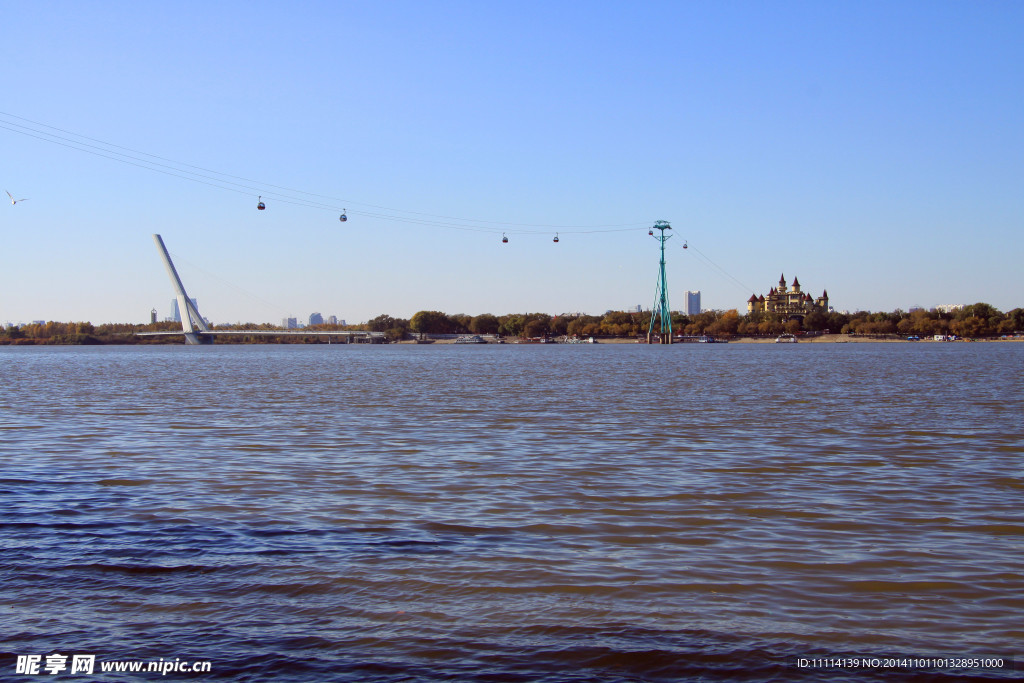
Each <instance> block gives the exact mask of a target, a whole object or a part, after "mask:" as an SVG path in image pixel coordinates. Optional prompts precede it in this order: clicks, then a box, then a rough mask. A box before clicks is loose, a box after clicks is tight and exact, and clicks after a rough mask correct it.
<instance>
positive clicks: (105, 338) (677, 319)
mask: <svg viewBox="0 0 1024 683" xmlns="http://www.w3.org/2000/svg"><path fill="white" fill-rule="evenodd" d="M650 321H651V313H650V312H649V311H645V312H633V313H631V312H626V311H610V312H608V313H605V314H604V315H603V316H596V315H582V314H566V315H548V314H546V313H509V314H507V315H500V316H499V315H493V314H490V313H483V314H481V315H475V316H472V315H466V314H462V313H455V314H447V313H442V312H441V311H419V312H418V313H416V314H415V315H413V316H412V318H410V319H408V320H406V319H405V318H395V317H392V316H390V315H387V314H382V315H379V316H377V317H376V318H373V319H372V320H370V321H368V322H366V323H363V324H360V325H311V326H309V327H307V328H305V329H307V330H310V331H324V332H326V331H339V332H342V331H350V330H369V331H372V332H382V333H384V334H385V335H386V336H387V338H388V339H389V340H390V341H402V340H406V339H410V338H412V337H415V336H417V335H421V334H480V335H500V336H505V337H528V338H537V337H561V336H568V337H594V338H605V339H632V338H640V337H643V336H645V335H646V334H647V329H648V327H649V326H650ZM214 327H215V329H232V330H261V331H267V330H277V329H281V328H279V327H276V326H274V325H270V324H269V323H264V324H256V323H245V324H235V325H216V326H214ZM180 329H181V324H180V323H174V322H159V323H150V324H138V325H136V324H131V323H108V324H103V325H93V324H92V323H88V322H64V323H62V322H52V321H51V322H46V323H38V322H37V323H30V324H27V325H16V326H9V327H6V328H4V329H3V330H2V332H0V345H31V344H178V343H184V339H182V338H178V337H173V336H171V337H139V336H136V333H137V332H157V331H176V330H180ZM672 329H673V331H674V332H675V333H676V334H682V335H688V336H700V335H707V336H713V337H715V338H718V339H740V338H744V337H750V338H758V337H770V336H775V335H779V334H785V333H790V334H800V333H813V334H829V333H831V334H846V335H864V336H871V337H883V338H884V337H891V338H894V339H895V338H905V337H909V336H918V337H922V338H924V337H931V336H934V335H955V336H957V337H961V338H966V339H983V338H1000V337H1011V336H1014V335H1017V336H1020V335H1022V334H1024V309H1022V308H1014V309H1013V310H1011V311H1009V312H1007V313H1003V312H1002V311H1000V310H998V309H996V308H995V307H994V306H991V305H989V304H986V303H976V304H972V305H969V306H964V307H963V308H961V309H958V310H955V311H952V312H942V311H938V310H935V309H932V310H929V311H925V310H915V311H913V312H906V311H901V310H896V311H893V312H891V313H872V312H867V311H859V312H857V313H835V312H833V313H827V314H826V313H820V312H814V313H811V314H809V315H807V316H806V317H805V318H804V319H803V320H788V321H786V320H783V319H781V318H780V317H779V316H777V315H775V314H772V313H750V314H747V315H740V314H739V313H738V312H737V311H735V310H727V311H705V312H703V313H700V314H698V315H692V316H688V315H684V314H682V313H678V312H676V313H673V314H672ZM291 332H294V330H292V331H291ZM281 342H288V343H300V344H301V343H309V342H312V343H323V339H322V338H317V337H312V336H311V337H303V336H301V335H296V336H288V337H284V336H282V337H273V336H270V337H266V336H255V335H254V336H252V337H247V336H245V335H239V336H237V337H222V338H220V339H219V340H218V343H226V344H232V343H234V344H251V343H281Z"/></svg>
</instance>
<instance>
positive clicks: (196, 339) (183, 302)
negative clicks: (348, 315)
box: [135, 235, 384, 344]
mask: <svg viewBox="0 0 1024 683" xmlns="http://www.w3.org/2000/svg"><path fill="white" fill-rule="evenodd" d="M153 241H154V242H156V247H157V249H158V250H159V251H160V258H162V259H163V261H164V267H165V268H167V275H169V276H170V278H171V284H172V285H174V296H175V297H176V298H177V300H178V313H179V314H180V315H181V332H136V333H135V334H136V335H138V336H140V337H160V336H168V335H184V336H185V341H186V342H188V343H189V344H212V343H213V338H214V337H216V336H236V337H237V336H245V337H288V336H302V337H327V341H328V343H330V341H331V337H335V338H340V339H344V340H345V341H347V342H352V341H356V338H362V340H363V341H374V342H381V341H384V333H383V332H370V331H368V330H315V331H308V330H211V329H210V326H209V325H207V324H206V321H205V320H203V316H201V315H200V314H199V309H198V308H196V305H195V304H194V303H192V299H190V298H188V293H186V292H185V285H183V284H181V278H180V277H178V271H177V269H176V268H175V267H174V262H173V261H171V255H170V254H169V253H167V247H166V246H165V245H164V240H163V238H162V237H160V235H153Z"/></svg>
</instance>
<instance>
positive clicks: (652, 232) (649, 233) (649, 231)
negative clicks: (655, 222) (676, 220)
mask: <svg viewBox="0 0 1024 683" xmlns="http://www.w3.org/2000/svg"><path fill="white" fill-rule="evenodd" d="M647 234H648V235H650V236H651V237H654V228H651V229H650V230H648V231H647Z"/></svg>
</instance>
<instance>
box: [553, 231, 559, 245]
mask: <svg viewBox="0 0 1024 683" xmlns="http://www.w3.org/2000/svg"><path fill="white" fill-rule="evenodd" d="M552 242H554V243H555V244H558V233H557V232H556V233H555V239H553V240H552Z"/></svg>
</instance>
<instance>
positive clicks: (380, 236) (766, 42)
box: [0, 1, 1024, 323]
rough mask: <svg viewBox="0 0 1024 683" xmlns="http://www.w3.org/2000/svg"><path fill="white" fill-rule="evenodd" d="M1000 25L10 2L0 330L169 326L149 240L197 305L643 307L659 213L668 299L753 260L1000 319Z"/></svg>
mask: <svg viewBox="0 0 1024 683" xmlns="http://www.w3.org/2000/svg"><path fill="white" fill-rule="evenodd" d="M1022 34H1024V4H1021V3H1014V2H986V3H974V2H742V1H736V2H722V3H710V2H682V1H679V2H646V3H627V2H620V3H612V2H557V1H555V2H550V1H549V2H525V1H524V2H505V3H491V2H397V1H396V2H373V3H371V2H304V3H270V2H245V3H243V2H218V3H200V2H172V3H136V2H123V3H122V2H96V3H87V4H83V3H79V2H48V3H28V2H17V3H6V4H5V23H4V26H3V28H2V29H0V38H2V39H0V56H2V58H3V63H4V64H5V65H7V68H6V69H5V82H4V88H3V91H2V95H0V112H2V113H0V189H5V190H9V191H10V192H11V193H12V194H14V195H15V197H16V198H21V197H27V198H29V201H26V202H24V203H19V204H17V205H15V206H12V205H10V203H9V202H7V203H4V204H0V240H2V243H3V248H2V249H0V322H5V321H10V322H28V321H31V320H36V319H46V320H62V321H70V320H90V321H92V322H94V323H102V322H145V321H148V318H149V311H150V309H151V308H154V307H155V308H156V309H157V310H158V313H159V316H160V317H161V318H163V317H165V316H167V315H169V313H170V301H171V298H172V295H173V292H172V290H171V286H170V283H169V281H168V279H167V276H166V274H165V273H164V271H163V268H162V266H161V264H160V261H159V257H158V255H157V252H156V249H155V247H154V246H153V243H152V239H151V237H150V235H151V234H152V233H160V234H162V235H163V238H164V240H165V241H166V243H167V245H168V248H169V249H170V250H171V253H172V255H173V256H174V257H175V260H176V263H177V265H178V268H179V271H180V273H181V275H182V279H183V280H184V282H185V285H186V287H187V288H188V289H189V293H190V295H191V296H193V297H195V298H197V299H198V301H199V308H200V310H201V311H202V312H203V314H204V315H206V316H207V317H208V318H210V319H211V320H212V321H214V322H245V321H254V322H263V321H272V322H279V321H280V319H281V318H283V317H285V316H289V315H291V316H296V317H299V318H300V319H305V318H307V317H308V315H309V314H310V313H311V312H313V311H319V312H321V313H323V314H324V315H325V316H327V315H337V316H338V317H340V318H344V319H346V320H347V321H349V322H358V321H362V320H367V319H369V318H371V317H374V316H376V315H378V314H381V313H388V314H391V315H395V316H402V317H408V316H411V315H412V314H413V313H415V312H416V311H418V310H421V309H437V310H442V311H446V312H448V313H458V312H462V313H469V314H478V313H482V312H492V313H497V314H501V313H507V312H523V311H543V312H547V313H553V314H557V313H561V312H570V311H582V312H587V313H597V314H599V313H603V312H604V311H605V310H608V309H623V308H626V307H629V306H635V305H638V304H639V305H642V306H644V307H645V308H649V307H650V306H651V304H652V302H653V300H654V295H655V284H656V279H657V265H658V253H657V243H656V242H655V241H654V240H652V239H651V238H650V237H648V235H647V227H648V226H650V225H651V224H653V222H654V221H656V220H659V219H664V220H668V221H670V222H671V223H672V226H673V229H674V232H675V237H674V239H673V240H671V241H670V242H669V243H668V252H667V253H668V280H669V288H670V298H671V300H672V302H673V304H674V307H675V308H678V307H680V306H681V305H682V302H683V292H684V291H685V290H697V289H699V290H701V292H702V304H703V306H704V307H705V308H720V309H730V308H738V309H740V311H741V312H743V311H745V305H746V304H745V302H746V299H747V298H748V297H749V296H750V294H751V293H766V292H767V290H768V289H769V288H770V287H771V286H773V285H774V284H775V283H776V282H777V281H778V279H779V274H780V273H783V272H784V273H785V274H786V277H787V279H791V278H792V277H793V276H798V277H799V278H800V282H801V284H803V285H804V287H805V288H806V289H807V290H809V291H810V292H811V293H812V294H814V295H816V296H817V295H818V294H820V293H821V290H822V289H825V288H827V289H828V293H829V296H830V298H831V301H832V304H833V305H834V306H835V307H836V308H838V309H841V310H843V309H845V310H861V309H865V310H887V311H888V310H893V309H896V308H903V309H906V308H909V307H910V306H913V305H922V306H926V307H931V306H935V305H939V304H950V303H973V302H976V301H985V302H988V303H991V304H993V305H995V306H996V307H998V308H1000V309H1002V310H1008V309H1011V308H1015V307H1018V306H1024V275H1022V272H1024V269H1022V268H1021V267H1020V263H1021V255H1022V253H1024V237H1022V235H1024V230H1022V228H1024V163H1022V160H1024V126H1022V125H1021V122H1022V121H1024V41H1021V40H1020V36H1021V35H1022ZM47 126H49V127H50V128H48V127H47ZM58 129H59V130H58ZM54 135H56V136H60V137H59V138H56V137H53V136H54ZM86 145H91V147H88V146H86ZM111 145H116V146H117V147H111ZM128 150H132V151H128ZM116 152H120V153H121V154H125V155H128V156H120V155H118V154H116ZM101 155H102V156H101ZM108 157H113V158H108ZM155 164H161V166H156V165H155ZM199 169H205V170H199ZM160 171H162V172H160ZM196 174H199V175H196ZM242 178H244V179H247V180H241V179H242ZM282 188H289V189H288V190H284V189H282ZM257 195H264V199H265V201H266V202H267V205H268V208H267V210H266V211H262V212H259V211H257V210H256V200H257ZM3 196H4V197H6V195H3ZM341 208H344V209H346V210H347V215H348V216H349V220H348V222H346V223H341V222H339V221H338V214H339V213H340V209H341ZM503 232H505V233H507V234H508V236H509V240H510V241H509V243H508V244H502V243H501V236H502V233H503ZM555 232H558V234H559V242H558V244H555V243H553V242H552V237H553V236H554V234H555ZM684 241H686V242H687V243H688V244H689V246H690V248H689V249H686V250H683V249H682V243H683V242H684Z"/></svg>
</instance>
